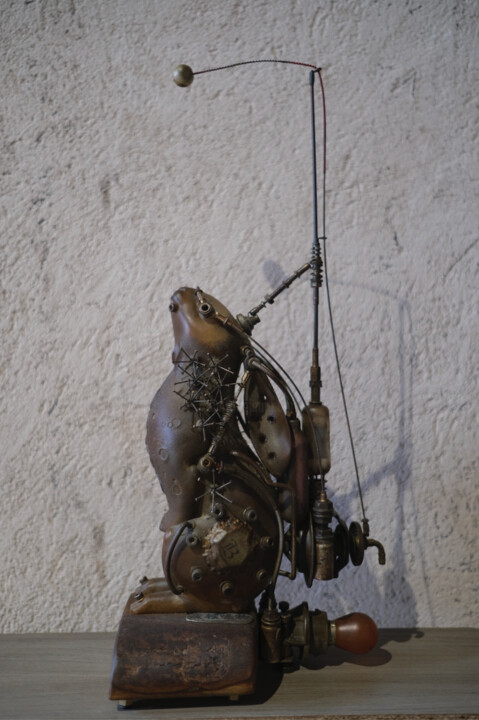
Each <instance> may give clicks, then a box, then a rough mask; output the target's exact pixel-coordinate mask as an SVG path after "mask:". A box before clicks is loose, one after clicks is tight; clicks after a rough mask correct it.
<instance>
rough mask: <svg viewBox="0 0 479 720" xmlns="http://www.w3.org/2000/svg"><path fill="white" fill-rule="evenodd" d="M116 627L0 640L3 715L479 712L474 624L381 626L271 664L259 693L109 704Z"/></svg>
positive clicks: (91, 719) (478, 641) (52, 719)
mask: <svg viewBox="0 0 479 720" xmlns="http://www.w3.org/2000/svg"><path fill="white" fill-rule="evenodd" d="M113 643H114V634H113V633H88V634H44V635H2V636H0V669H1V672H0V718H5V719H8V720H15V719H16V718H22V720H30V719H31V720H42V719H43V718H48V719H49V720H56V719H58V718H62V720H83V719H88V720H96V719H97V718H105V719H108V718H116V719H117V720H121V718H122V717H123V715H124V713H130V717H131V718H132V719H133V720H142V719H143V718H168V719H169V720H175V719H176V718H181V719H182V720H183V719H184V720H186V719H190V718H269V719H271V718H321V717H323V716H325V717H327V718H328V719H329V720H331V718H334V717H338V716H339V717H341V718H343V717H347V716H354V718H356V720H357V718H358V716H359V717H361V718H367V717H369V716H374V720H378V718H381V717H386V716H387V717H389V718H391V717H392V716H395V717H397V718H399V717H402V716H408V717H415V716H420V717H421V718H424V719H425V718H431V717H436V716H438V715H440V716H442V718H444V717H456V718H458V717H464V718H479V630H472V629H466V628H456V629H425V630H382V631H380V634H379V643H378V646H377V648H376V649H375V650H373V651H372V652H370V653H368V654H367V655H364V656H356V657H354V656H351V655H349V654H347V653H345V652H343V651H341V650H337V649H335V648H331V649H330V650H329V651H328V653H327V654H326V655H325V656H323V657H321V658H319V659H315V660H311V661H310V662H306V663H305V665H303V666H302V667H300V668H299V669H298V670H297V671H295V672H292V673H290V674H286V675H284V676H283V677H282V678H281V676H280V674H279V673H278V672H274V671H272V669H271V668H268V669H267V670H268V671H267V672H265V673H264V674H263V675H262V676H261V682H260V687H259V689H258V692H257V694H256V696H254V697H245V698H241V699H240V701H239V702H237V703H231V702H229V701H228V700H227V699H225V700H224V701H223V699H211V700H209V699H206V700H189V701H185V702H182V701H177V700H170V701H166V702H165V701H163V702H156V703H153V702H149V703H145V704H143V705H140V706H137V707H134V708H132V709H128V710H118V709H117V705H116V703H114V702H112V701H110V700H108V689H109V675H110V667H111V657H112V650H113Z"/></svg>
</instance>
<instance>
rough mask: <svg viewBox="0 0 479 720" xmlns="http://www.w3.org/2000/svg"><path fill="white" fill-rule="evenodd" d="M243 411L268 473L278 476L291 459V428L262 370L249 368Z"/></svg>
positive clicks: (254, 443) (250, 433)
mask: <svg viewBox="0 0 479 720" xmlns="http://www.w3.org/2000/svg"><path fill="white" fill-rule="evenodd" d="M244 410H245V419H246V424H247V426H248V432H249V435H250V438H251V442H252V443H253V446H254V449H255V450H256V452H257V453H258V456H259V458H260V460H261V462H262V463H263V464H264V466H265V467H266V469H267V470H268V472H270V473H271V474H272V475H274V476H275V477H277V478H279V477H280V476H281V475H283V473H284V472H285V471H286V470H287V468H288V465H289V463H290V460H291V453H292V437H291V429H290V426H289V423H288V420H287V418H286V415H285V412H284V410H283V408H282V407H281V403H280V402H279V400H278V398H277V395H276V393H275V391H274V389H273V387H272V385H271V383H270V382H269V380H268V378H267V377H266V376H265V375H264V374H263V373H262V372H261V371H260V370H251V371H250V375H249V378H248V379H247V381H246V387H245V394H244Z"/></svg>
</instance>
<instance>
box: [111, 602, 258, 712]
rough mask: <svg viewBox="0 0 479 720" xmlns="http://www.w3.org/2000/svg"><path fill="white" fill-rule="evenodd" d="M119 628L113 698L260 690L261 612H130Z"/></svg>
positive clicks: (202, 695) (190, 695)
mask: <svg viewBox="0 0 479 720" xmlns="http://www.w3.org/2000/svg"><path fill="white" fill-rule="evenodd" d="M132 602H133V596H131V597H130V598H129V600H128V602H127V604H126V607H125V610H124V612H123V616H122V619H121V622H120V626H119V628H118V634H117V637H116V642H115V649H114V653H113V666H112V674H111V686H110V699H111V700H119V701H129V700H138V699H153V698H177V697H204V696H215V695H223V696H238V695H249V694H252V693H253V692H254V690H255V683H256V675H257V665H258V658H257V656H258V649H257V646H258V628H257V619H256V613H255V612H252V613H241V614H238V613H171V614H170V613H148V614H147V613H145V614H143V615H134V614H133V613H131V612H130V609H129V608H130V605H131V603H132Z"/></svg>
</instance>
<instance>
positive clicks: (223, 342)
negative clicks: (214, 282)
mask: <svg viewBox="0 0 479 720" xmlns="http://www.w3.org/2000/svg"><path fill="white" fill-rule="evenodd" d="M169 307H170V312H171V319H172V322H173V332H174V335H175V347H174V350H173V362H175V361H176V360H177V359H178V357H179V356H180V354H181V351H184V352H187V353H189V354H192V353H194V352H198V351H199V352H201V351H202V352H206V353H210V354H211V355H213V356H216V357H218V356H219V355H223V354H225V353H228V354H229V355H231V354H237V353H238V354H239V353H240V347H241V346H242V345H248V344H249V341H248V339H247V336H246V335H245V334H244V333H243V332H242V330H241V327H240V326H239V325H238V324H237V322H236V320H235V318H234V316H233V315H232V314H231V313H230V312H229V310H228V309H227V308H226V307H225V306H224V305H223V303H221V302H220V301H219V300H217V299H216V298H214V297H213V296H212V295H208V294H207V293H203V292H202V291H201V290H200V289H199V288H197V289H196V290H195V289H194V288H189V287H181V288H179V289H178V290H177V291H176V292H175V293H174V294H173V295H172V297H171V300H170V306H169ZM216 313H219V314H220V315H221V316H222V317H224V318H227V319H228V320H229V321H231V322H232V323H233V324H234V325H235V326H236V325H237V326H238V330H235V329H232V328H228V327H226V326H225V325H224V324H223V323H222V322H221V321H219V320H218V318H217V316H216Z"/></svg>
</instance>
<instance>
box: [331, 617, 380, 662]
mask: <svg viewBox="0 0 479 720" xmlns="http://www.w3.org/2000/svg"><path fill="white" fill-rule="evenodd" d="M331 631H332V632H331V635H332V641H333V645H336V647H339V648H342V649H343V650H347V651H348V652H352V653H357V654H359V655H360V654H362V653H367V652H369V651H370V650H372V649H373V647H374V646H375V645H376V643H377V641H378V629H377V627H376V623H375V622H374V620H372V619H371V618H370V617H369V615H365V614H364V613H360V612H355V613H350V614H349V615H344V616H343V617H340V618H338V619H337V620H335V621H334V623H332V624H331Z"/></svg>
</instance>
